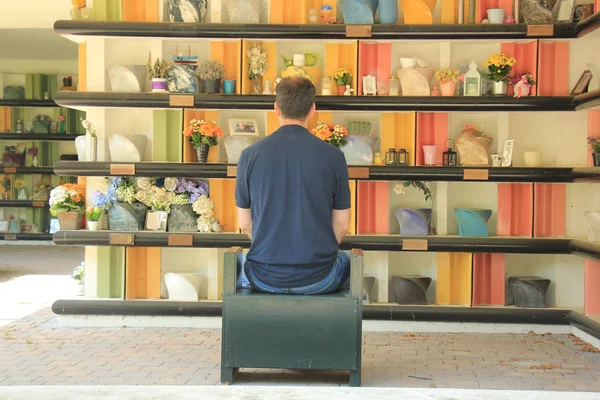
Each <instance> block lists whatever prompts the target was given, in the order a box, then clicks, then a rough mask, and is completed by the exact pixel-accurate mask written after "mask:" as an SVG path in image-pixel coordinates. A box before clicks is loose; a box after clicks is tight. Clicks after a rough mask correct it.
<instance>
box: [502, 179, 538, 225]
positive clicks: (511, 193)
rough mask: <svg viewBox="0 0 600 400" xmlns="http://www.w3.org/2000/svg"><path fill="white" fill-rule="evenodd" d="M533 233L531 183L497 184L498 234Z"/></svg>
mask: <svg viewBox="0 0 600 400" xmlns="http://www.w3.org/2000/svg"><path fill="white" fill-rule="evenodd" d="M532 234H533V184H531V183H500V184H498V236H525V237H531V236H532Z"/></svg>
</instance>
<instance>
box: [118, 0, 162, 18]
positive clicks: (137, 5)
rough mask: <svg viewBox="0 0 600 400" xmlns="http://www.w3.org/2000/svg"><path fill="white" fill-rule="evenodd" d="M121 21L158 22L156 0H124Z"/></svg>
mask: <svg viewBox="0 0 600 400" xmlns="http://www.w3.org/2000/svg"><path fill="white" fill-rule="evenodd" d="M122 7H123V8H122V11H123V21H137V22H158V0H125V1H123V6H122Z"/></svg>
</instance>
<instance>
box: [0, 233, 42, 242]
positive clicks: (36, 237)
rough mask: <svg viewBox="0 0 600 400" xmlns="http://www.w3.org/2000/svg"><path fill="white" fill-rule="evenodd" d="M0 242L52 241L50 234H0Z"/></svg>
mask: <svg viewBox="0 0 600 400" xmlns="http://www.w3.org/2000/svg"><path fill="white" fill-rule="evenodd" d="M0 240H6V241H40V242H42V241H43V242H50V241H52V234H51V233H2V234H0Z"/></svg>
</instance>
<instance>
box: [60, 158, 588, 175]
mask: <svg viewBox="0 0 600 400" xmlns="http://www.w3.org/2000/svg"><path fill="white" fill-rule="evenodd" d="M123 164H126V165H134V166H135V175H136V176H140V177H157V178H159V177H177V178H227V177H228V173H227V167H228V165H227V164H212V163H207V164H195V163H169V162H147V163H134V164H127V163H110V162H85V161H58V162H57V163H56V164H54V172H55V173H56V174H57V175H61V176H62V175H64V176H111V175H113V174H112V173H111V168H112V167H111V166H115V165H123ZM229 167H234V165H229ZM599 170H600V168H599ZM119 174H120V172H117V173H115V174H114V175H115V176H119Z"/></svg>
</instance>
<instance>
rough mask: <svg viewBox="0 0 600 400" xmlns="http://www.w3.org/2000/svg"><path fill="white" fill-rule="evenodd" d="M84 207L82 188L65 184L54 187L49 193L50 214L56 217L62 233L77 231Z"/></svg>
mask: <svg viewBox="0 0 600 400" xmlns="http://www.w3.org/2000/svg"><path fill="white" fill-rule="evenodd" d="M84 206H85V200H84V188H83V186H80V185H75V184H72V183H67V184H64V185H60V186H57V187H55V188H54V189H52V191H51V192H50V213H51V214H52V215H53V216H55V217H58V222H59V224H60V229H61V230H63V231H65V230H68V231H75V230H79V228H80V227H81V221H82V218H83V207H84Z"/></svg>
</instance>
